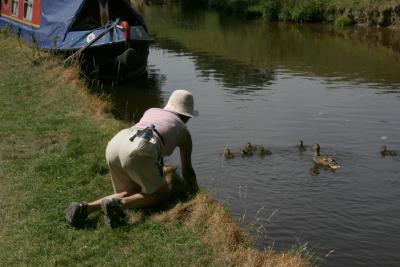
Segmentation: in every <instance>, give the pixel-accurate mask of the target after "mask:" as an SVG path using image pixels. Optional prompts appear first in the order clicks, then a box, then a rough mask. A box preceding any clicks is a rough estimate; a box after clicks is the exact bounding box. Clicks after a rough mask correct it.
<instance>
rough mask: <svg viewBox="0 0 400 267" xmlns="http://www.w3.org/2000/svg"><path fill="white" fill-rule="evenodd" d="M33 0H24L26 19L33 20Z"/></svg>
mask: <svg viewBox="0 0 400 267" xmlns="http://www.w3.org/2000/svg"><path fill="white" fill-rule="evenodd" d="M32 9H33V0H24V19H25V20H29V21H31V20H32Z"/></svg>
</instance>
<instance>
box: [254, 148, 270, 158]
mask: <svg viewBox="0 0 400 267" xmlns="http://www.w3.org/2000/svg"><path fill="white" fill-rule="evenodd" d="M255 149H256V154H257V155H259V156H266V155H271V154H272V152H271V150H269V149H266V148H265V147H263V146H257V147H256V148H255Z"/></svg>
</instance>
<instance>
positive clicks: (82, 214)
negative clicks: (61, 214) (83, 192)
mask: <svg viewBox="0 0 400 267" xmlns="http://www.w3.org/2000/svg"><path fill="white" fill-rule="evenodd" d="M65 217H66V218H67V221H68V223H69V224H71V225H72V226H74V227H79V226H81V225H82V223H83V221H84V220H85V219H86V218H87V217H88V204H87V203H86V202H73V203H71V205H69V207H68V208H67V210H66V211H65Z"/></svg>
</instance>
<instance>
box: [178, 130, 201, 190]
mask: <svg viewBox="0 0 400 267" xmlns="http://www.w3.org/2000/svg"><path fill="white" fill-rule="evenodd" d="M179 148H180V154H181V165H182V175H183V178H184V179H185V181H186V182H187V184H188V185H189V188H190V189H189V190H190V193H191V194H195V193H196V192H197V191H198V190H199V187H198V185H197V179H196V174H195V172H194V169H193V166H192V137H191V136H190V133H189V131H188V130H186V129H185V131H184V134H183V137H182V141H181V144H180V146H179Z"/></svg>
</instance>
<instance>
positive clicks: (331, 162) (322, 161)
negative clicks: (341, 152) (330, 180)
mask: <svg viewBox="0 0 400 267" xmlns="http://www.w3.org/2000/svg"><path fill="white" fill-rule="evenodd" d="M311 149H312V150H313V151H314V155H313V161H314V163H315V164H318V165H321V166H324V167H329V168H331V169H334V170H336V169H338V168H340V166H339V165H338V163H337V162H336V160H335V159H334V158H332V157H330V156H328V155H327V154H323V155H321V154H320V146H319V144H313V145H312V146H311Z"/></svg>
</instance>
